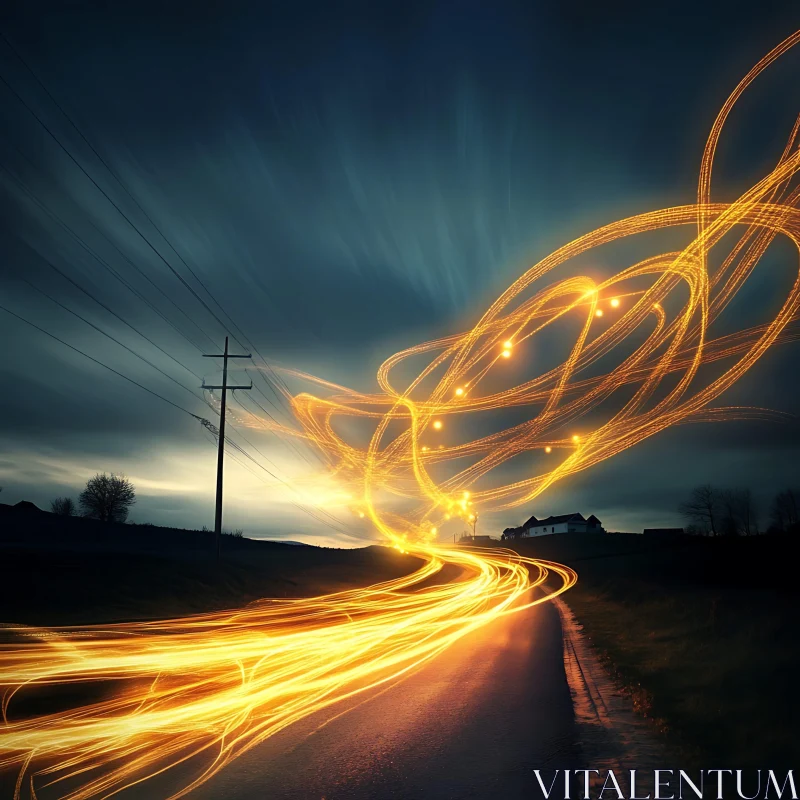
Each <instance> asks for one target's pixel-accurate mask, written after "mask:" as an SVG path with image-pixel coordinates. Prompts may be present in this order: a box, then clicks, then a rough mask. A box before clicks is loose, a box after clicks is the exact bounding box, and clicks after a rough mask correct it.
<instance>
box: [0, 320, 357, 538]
mask: <svg viewBox="0 0 800 800" xmlns="http://www.w3.org/2000/svg"><path fill="white" fill-rule="evenodd" d="M0 311H5V312H6V313H7V314H9V315H10V316H12V317H14V318H15V319H18V320H19V321H20V322H24V323H25V324H26V325H28V326H30V327H31V328H34V329H35V330H37V331H39V333H43V334H44V335H45V336H47V337H49V338H50V339H53V340H54V341H56V342H58V343H59V344H62V345H64V347H68V348H69V349H70V350H72V351H73V352H75V353H78V354H79V355H81V356H83V357H84V358H86V359H88V360H89V361H91V362H93V363H94V364H97V365H98V366H100V367H103V369H106V370H108V371H109V372H111V373H113V374H114V375H116V376H118V377H120V378H122V379H123V380H125V381H128V383H131V384H133V385H134V386H136V387H138V388H139V389H142V390H143V391H145V392H147V393H148V394H150V395H152V396H153V397H156V398H158V399H159V400H163V401H164V402H165V403H168V404H169V405H170V406H172V407H173V408H175V409H177V410H178V411H181V412H183V413H184V414H188V415H189V416H190V417H192V419H195V420H197V421H198V422H200V423H201V424H202V425H203V427H204V428H205V429H206V430H208V431H210V432H211V433H212V434H216V436H217V437H218V436H219V431H218V429H217V428H216V427H215V426H214V425H213V424H212V423H211V422H209V421H208V420H207V419H206V418H205V417H201V416H199V415H197V414H194V413H193V412H191V411H189V410H188V409H187V408H184V407H183V406H181V405H179V404H178V403H175V402H173V401H172V400H169V399H168V398H166V397H164V396H163V395H162V394H159V393H158V392H155V391H153V390H152V389H148V388H147V386H144V385H143V384H141V383H139V381H136V380H134V379H133V378H129V377H128V376H127V375H125V374H123V373H122V372H119V371H118V370H116V369H114V368H113V367H109V366H108V364H105V363H103V362H102V361H100V360H99V359H97V358H95V357H94V356H90V355H89V354H88V353H85V352H84V351H83V350H81V349H80V348H78V347H75V346H74V345H71V344H69V342H66V341H64V340H63V339H61V338H60V337H58V336H56V335H55V334H52V333H50V332H49V331H47V330H45V329H44V328H42V327H41V326H39V325H37V324H36V323H34V322H31V321H30V320H28V319H26V318H25V317H23V316H21V315H20V314H17V313H16V312H14V311H12V310H11V309H10V308H6V307H5V306H4V305H0ZM212 410H213V409H212ZM231 427H233V426H231ZM234 430H235V428H234ZM237 433H238V435H240V436H242V434H241V433H240V432H238V431H237ZM242 438H243V439H245V441H248V440H247V439H246V438H245V437H244V436H242ZM225 441H226V443H227V444H229V445H230V446H231V447H233V448H234V449H235V450H236V451H237V452H239V453H240V454H242V455H243V456H244V457H246V458H247V459H248V460H250V461H251V462H252V463H253V464H255V465H256V466H257V467H259V468H260V469H262V470H263V471H265V472H266V473H267V474H268V475H270V477H272V478H274V479H275V480H277V481H280V482H281V483H284V484H285V485H287V486H289V484H287V483H286V482H285V481H283V480H282V479H281V478H279V477H278V476H277V475H275V474H274V473H272V472H271V471H270V470H268V469H267V468H266V467H265V466H264V465H263V464H260V463H259V462H258V461H257V460H256V459H255V458H253V456H252V455H250V454H249V453H248V452H247V451H246V450H245V449H244V448H243V447H241V446H240V445H238V444H237V443H236V442H234V441H233V440H232V439H230V437H225ZM248 444H250V446H251V447H254V445H252V443H250V442H249V441H248ZM254 449H257V448H255V447H254ZM258 452H259V453H260V451H258ZM261 456H262V457H265V456H264V455H263V453H261ZM237 462H238V459H237ZM238 463H241V462H238ZM290 488H292V487H290ZM290 502H291V503H292V505H293V506H295V507H296V508H297V509H298V510H300V511H302V512H303V513H305V514H307V515H309V516H310V517H312V519H314V520H315V521H316V522H319V523H320V524H322V525H325V526H326V527H329V528H331V529H332V530H335V531H336V532H338V533H345V534H346V533H347V531H346V530H342V529H341V528H338V527H335V526H334V525H331V523H330V522H326V521H325V520H324V519H322V518H320V517H319V516H317V515H316V514H315V513H314V512H313V511H312V510H311V509H308V508H306V507H305V506H302V505H300V504H299V503H296V502H294V501H290ZM322 513H325V514H327V513H328V512H322ZM329 516H330V515H329ZM331 518H332V519H334V520H335V522H336V523H338V524H341V525H344V523H342V522H341V521H340V520H336V518H335V517H331Z"/></svg>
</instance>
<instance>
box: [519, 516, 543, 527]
mask: <svg viewBox="0 0 800 800" xmlns="http://www.w3.org/2000/svg"><path fill="white" fill-rule="evenodd" d="M538 522H539V520H538V519H536V517H531V518H530V519H529V520H527V522H523V523H522V525H521V526H520V527H522V528H530V527H532V526H533V525H536V524H537V523H538Z"/></svg>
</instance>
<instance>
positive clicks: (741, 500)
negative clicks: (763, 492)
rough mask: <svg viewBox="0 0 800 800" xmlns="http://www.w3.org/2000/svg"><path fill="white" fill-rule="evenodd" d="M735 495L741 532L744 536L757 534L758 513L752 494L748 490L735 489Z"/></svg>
mask: <svg viewBox="0 0 800 800" xmlns="http://www.w3.org/2000/svg"><path fill="white" fill-rule="evenodd" d="M735 495H736V500H735V504H736V508H737V513H738V516H739V525H740V530H741V532H742V533H743V534H744V535H745V536H752V535H753V534H754V533H758V513H757V509H756V505H755V502H754V501H753V493H752V492H751V491H750V490H749V489H737V490H736V492H735Z"/></svg>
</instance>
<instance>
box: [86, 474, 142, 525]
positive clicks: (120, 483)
mask: <svg viewBox="0 0 800 800" xmlns="http://www.w3.org/2000/svg"><path fill="white" fill-rule="evenodd" d="M79 500H80V504H81V508H82V510H83V513H84V516H87V517H93V518H94V519H99V520H102V521H103V522H125V520H126V519H127V518H128V510H129V509H130V507H131V506H132V505H133V504H134V503H135V502H136V492H135V490H134V488H133V484H132V483H131V482H130V481H129V480H128V479H127V478H126V477H125V476H124V475H114V474H113V473H112V474H111V475H106V474H105V473H103V474H102V475H99V474H98V475H95V476H94V478H89V480H88V482H87V483H86V488H85V489H84V490H83V491H82V492H81V495H80V498H79Z"/></svg>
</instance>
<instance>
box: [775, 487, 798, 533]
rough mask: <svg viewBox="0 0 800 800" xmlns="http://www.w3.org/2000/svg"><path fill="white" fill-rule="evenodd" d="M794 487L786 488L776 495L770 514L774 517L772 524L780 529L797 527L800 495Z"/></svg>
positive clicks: (785, 529)
mask: <svg viewBox="0 0 800 800" xmlns="http://www.w3.org/2000/svg"><path fill="white" fill-rule="evenodd" d="M798 494H800V493H798V492H797V491H796V490H794V489H784V491H782V492H778V494H777V495H775V499H774V500H773V501H772V510H771V514H770V516H771V517H772V524H773V525H774V526H775V527H776V528H777V529H778V530H779V531H787V530H792V529H795V528H796V527H797V524H798V516H797V508H798V505H799V504H800V503H798V501H800V497H798Z"/></svg>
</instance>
